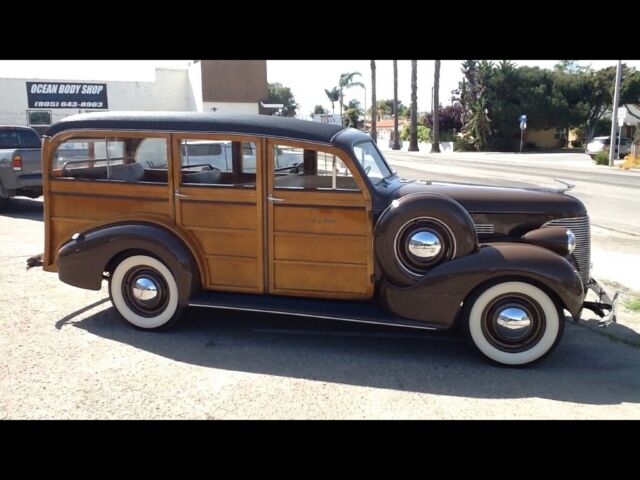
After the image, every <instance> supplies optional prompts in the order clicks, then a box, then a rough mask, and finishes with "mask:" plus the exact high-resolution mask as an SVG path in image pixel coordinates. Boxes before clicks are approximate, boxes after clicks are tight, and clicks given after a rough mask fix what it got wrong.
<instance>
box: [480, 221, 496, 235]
mask: <svg viewBox="0 0 640 480" xmlns="http://www.w3.org/2000/svg"><path fill="white" fill-rule="evenodd" d="M494 231H495V226H494V225H493V223H476V232H477V233H478V235H480V234H484V235H493V233H494Z"/></svg>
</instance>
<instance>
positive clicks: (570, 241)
mask: <svg viewBox="0 0 640 480" xmlns="http://www.w3.org/2000/svg"><path fill="white" fill-rule="evenodd" d="M575 249H576V236H575V235H574V234H573V232H572V231H571V230H569V229H568V228H567V251H568V252H569V254H572V253H573V251H574V250H575Z"/></svg>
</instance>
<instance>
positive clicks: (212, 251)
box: [43, 112, 615, 365]
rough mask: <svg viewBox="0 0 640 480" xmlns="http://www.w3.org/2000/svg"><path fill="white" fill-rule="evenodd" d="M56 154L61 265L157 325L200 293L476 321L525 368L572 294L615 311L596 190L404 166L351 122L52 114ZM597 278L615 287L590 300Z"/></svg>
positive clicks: (50, 200) (228, 302)
mask: <svg viewBox="0 0 640 480" xmlns="http://www.w3.org/2000/svg"><path fill="white" fill-rule="evenodd" d="M190 146H191V147H190ZM70 152H73V154H70ZM189 152H191V156H190V153H189ZM197 152H200V153H197ZM223 154H224V159H225V160H224V168H223V167H222V163H220V162H221V160H219V158H222V157H220V156H221V155H223ZM198 158H200V160H198ZM216 162H218V163H216ZM43 168H44V170H43V171H44V172H46V174H45V175H44V189H45V228H46V240H45V242H46V245H45V254H44V268H45V270H47V271H51V272H55V271H57V272H58V275H59V278H60V279H61V280H62V281H63V282H66V283H68V284H70V285H74V286H77V287H81V288H87V289H93V290H99V289H100V288H101V284H102V281H103V280H106V281H107V282H108V284H109V293H110V296H111V300H112V302H113V305H114V306H115V308H116V310H117V311H118V312H119V314H120V315H121V316H122V317H123V318H124V319H125V320H126V321H128V322H129V323H131V324H133V325H134V326H136V327H138V328H141V329H147V330H158V329H165V328H167V327H168V326H170V325H173V324H175V323H176V321H177V320H178V319H179V318H180V316H181V314H182V313H183V311H184V309H185V307H188V306H199V307H211V308H216V309H238V310H247V311H254V312H270V313H285V314H289V315H298V316H301V317H308V316H316V317H322V318H329V319H336V320H345V321H354V322H368V323H379V324H385V325H396V326H403V327H411V328H421V329H431V330H444V329H448V328H451V327H453V326H456V325H459V326H460V327H462V329H463V331H466V332H467V333H468V335H469V336H470V338H471V339H472V340H473V343H474V344H475V345H476V347H477V348H478V350H479V351H480V352H482V353H483V354H484V355H485V356H486V357H488V358H489V359H491V360H493V361H495V362H498V363H501V364H505V365H524V364H529V363H532V362H535V361H537V360H539V359H541V358H543V357H544V356H545V355H547V354H548V353H549V352H551V351H552V350H553V348H554V347H555V346H556V345H557V343H558V342H559V340H560V338H561V336H562V333H563V330H564V313H563V311H564V310H565V309H566V310H568V311H569V312H570V314H571V316H572V317H573V318H574V319H575V320H578V319H579V318H580V315H581V312H582V309H583V308H584V307H586V308H589V309H591V310H593V311H594V312H596V313H597V314H598V315H600V316H601V317H604V318H603V322H604V323H609V322H611V321H615V301H612V300H611V299H610V298H609V296H608V295H607V294H606V292H604V290H603V289H602V288H601V287H600V286H599V284H598V283H597V282H596V281H595V280H593V279H592V278H591V277H590V274H589V270H590V259H589V248H590V238H589V218H588V216H587V212H586V210H585V207H584V205H583V204H582V203H581V202H580V201H578V200H577V199H575V198H573V197H571V196H569V195H566V194H565V193H564V191H563V190H552V189H542V188H535V189H534V188H530V189H523V188H497V187H484V186H470V185H458V184H444V183H436V182H430V181H414V180H412V181H408V180H403V179H401V178H399V177H398V175H396V174H395V173H394V172H393V171H392V170H391V169H390V168H389V166H388V164H387V162H386V161H385V159H384V157H383V155H382V154H381V153H380V151H379V150H378V148H377V147H376V144H375V143H374V142H373V141H372V139H371V137H370V136H369V135H368V134H366V133H363V132H360V131H358V130H354V129H351V128H344V127H342V126H339V125H330V124H322V123H314V122H310V121H303V120H296V119H290V118H280V117H271V116H259V115H254V116H250V115H243V116H235V115H234V116H232V115H224V114H221V113H175V112H174V113H160V112H139V113H138V112H129V113H126V112H120V113H90V114H81V115H75V116H72V117H68V118H66V119H65V120H63V121H60V122H58V123H56V124H54V125H53V126H51V128H50V129H49V131H48V132H47V135H46V137H45V139H44V146H43ZM589 289H592V290H594V291H595V292H596V294H597V295H598V298H599V301H597V302H585V295H586V293H587V291H588V290H589ZM614 300H615V299H614Z"/></svg>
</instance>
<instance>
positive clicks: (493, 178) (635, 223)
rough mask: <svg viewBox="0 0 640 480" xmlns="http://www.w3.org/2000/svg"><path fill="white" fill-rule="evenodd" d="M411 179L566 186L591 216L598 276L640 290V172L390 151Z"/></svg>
mask: <svg viewBox="0 0 640 480" xmlns="http://www.w3.org/2000/svg"><path fill="white" fill-rule="evenodd" d="M384 155H385V157H386V158H387V160H388V161H389V162H390V163H391V165H392V167H393V168H394V169H396V170H397V171H398V173H399V174H400V176H402V177H405V178H416V179H423V180H432V181H444V182H458V183H471V184H484V185H497V186H512V187H514V186H515V187H520V186H522V187H527V186H529V187H530V186H544V187H551V188H561V187H563V185H562V184H560V183H558V182H556V181H554V180H553V179H554V178H560V179H563V180H566V181H568V182H570V183H573V184H575V185H576V186H575V188H574V189H573V190H571V191H570V192H569V194H570V195H573V196H575V197H577V198H578V199H580V200H581V201H582V202H583V203H584V204H585V206H586V207H587V211H588V212H589V216H590V219H591V227H592V262H593V264H594V276H596V277H601V278H606V279H609V280H613V281H616V282H618V283H621V284H623V285H626V286H628V287H629V288H632V289H634V290H640V276H638V275H637V274H636V272H637V271H638V270H640V172H630V171H620V170H613V171H612V170H611V169H609V168H608V167H597V166H595V165H593V162H592V161H591V160H590V159H589V157H588V156H587V155H584V154H508V153H471V152H461V153H458V152H455V153H440V154H428V153H425V152H417V153H415V152H410V153H409V152H392V151H389V150H385V151H384Z"/></svg>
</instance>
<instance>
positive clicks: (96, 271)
mask: <svg viewBox="0 0 640 480" xmlns="http://www.w3.org/2000/svg"><path fill="white" fill-rule="evenodd" d="M127 252H147V253H148V254H150V255H151V256H154V257H156V258H158V259H159V260H161V261H162V262H164V263H165V264H166V265H167V267H168V268H169V270H171V273H173V275H174V276H175V279H176V283H177V284H178V293H179V299H180V301H181V302H185V301H186V300H187V299H189V298H190V297H191V296H193V295H194V294H195V292H196V291H197V290H198V289H199V287H200V285H199V284H200V281H199V279H200V275H199V271H198V265H197V263H196V261H195V260H194V258H193V256H192V255H191V252H190V251H189V249H188V248H187V247H186V246H185V245H184V243H183V242H182V240H181V239H180V238H178V237H177V236H176V235H175V234H173V233H171V232H170V231H168V230H167V229H165V228H162V227H160V226H158V225H153V224H150V223H119V224H112V225H106V226H103V227H99V228H96V229H94V230H90V231H88V232H86V233H83V234H81V235H79V236H78V237H77V238H76V239H75V240H71V241H70V242H67V243H65V244H64V245H62V247H60V250H59V252H58V276H59V278H60V280H62V281H63V282H65V283H68V284H69V285H73V286H75V287H80V288H86V289H89V290H100V287H101V285H102V279H103V273H104V272H105V271H106V270H107V268H108V267H110V266H111V263H112V262H113V261H114V260H115V259H116V258H117V257H119V256H121V255H123V254H125V255H126V253H127Z"/></svg>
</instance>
